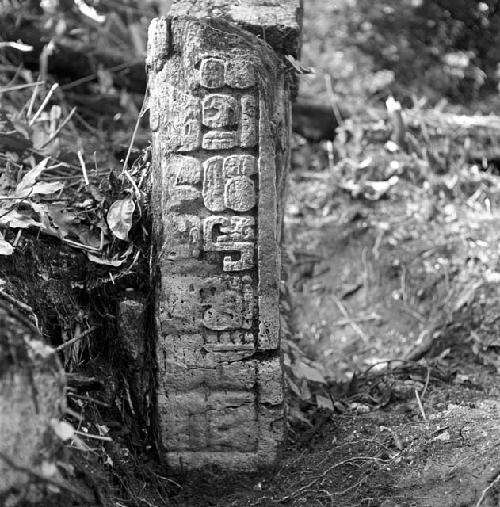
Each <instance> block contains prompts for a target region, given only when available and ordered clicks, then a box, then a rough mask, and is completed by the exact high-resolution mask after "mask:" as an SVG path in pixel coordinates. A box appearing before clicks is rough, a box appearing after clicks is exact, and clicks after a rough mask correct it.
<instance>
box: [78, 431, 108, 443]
mask: <svg viewBox="0 0 500 507" xmlns="http://www.w3.org/2000/svg"><path fill="white" fill-rule="evenodd" d="M75 434H76V435H80V436H81V437H87V438H93V439H94V440H102V441H103V442H112V441H113V439H112V438H111V437H101V435H94V434H92V433H85V432H84V431H78V430H75Z"/></svg>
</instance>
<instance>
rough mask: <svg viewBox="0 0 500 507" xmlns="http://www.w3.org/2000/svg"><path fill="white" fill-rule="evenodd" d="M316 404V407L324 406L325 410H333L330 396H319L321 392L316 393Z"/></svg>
mask: <svg viewBox="0 0 500 507" xmlns="http://www.w3.org/2000/svg"><path fill="white" fill-rule="evenodd" d="M316 404H317V405H318V408H326V409H327V410H331V411H332V412H333V403H332V400H331V399H330V398H327V397H326V396H321V394H317V395H316Z"/></svg>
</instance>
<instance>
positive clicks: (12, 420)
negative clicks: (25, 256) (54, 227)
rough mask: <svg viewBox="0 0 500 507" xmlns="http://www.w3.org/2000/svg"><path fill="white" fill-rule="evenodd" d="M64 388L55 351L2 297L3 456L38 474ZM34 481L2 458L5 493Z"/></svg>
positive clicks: (0, 384)
mask: <svg viewBox="0 0 500 507" xmlns="http://www.w3.org/2000/svg"><path fill="white" fill-rule="evenodd" d="M64 384H65V383H64V373H63V371H62V368H61V366H60V364H59V361H58V360H57V357H56V356H55V354H53V350H52V349H51V348H50V347H48V346H47V345H45V344H44V343H43V342H42V341H41V337H40V335H39V334H38V332H37V330H36V328H35V327H34V326H33V325H32V324H31V323H30V321H29V320H28V319H27V318H26V317H25V316H24V315H23V314H22V313H21V312H19V311H18V310H17V309H16V308H15V305H13V304H12V303H10V302H9V301H6V300H5V299H3V298H2V296H1V295H0V453H1V455H3V456H5V457H6V458H7V459H9V460H11V461H13V462H14V463H15V464H16V465H17V466H20V467H26V468H30V469H32V470H37V467H38V466H39V465H40V464H41V462H42V461H43V460H44V459H47V460H50V459H51V449H50V445H49V444H50V440H51V438H50V435H51V434H52V429H51V426H50V422H51V420H52V419H53V418H55V419H56V420H57V419H58V418H59V417H60V416H61V414H62V409H63V407H64V400H65V397H64ZM30 479H31V478H30V477H29V476H28V475H27V474H26V473H24V472H20V471H19V470H15V469H13V468H12V467H11V466H10V464H8V463H6V462H5V461H4V460H3V459H2V456H0V495H1V494H2V493H5V492H6V491H7V490H9V489H10V488H12V487H17V488H19V487H22V485H23V484H25V483H26V482H28V481H29V480H30ZM0 502H1V498H0Z"/></svg>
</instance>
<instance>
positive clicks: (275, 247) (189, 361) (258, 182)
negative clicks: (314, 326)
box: [148, 2, 290, 470]
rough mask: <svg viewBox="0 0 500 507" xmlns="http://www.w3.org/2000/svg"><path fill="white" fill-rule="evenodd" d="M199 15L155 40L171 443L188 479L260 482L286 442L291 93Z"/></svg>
mask: <svg viewBox="0 0 500 507" xmlns="http://www.w3.org/2000/svg"><path fill="white" fill-rule="evenodd" d="M215 3H217V2H215ZM211 4H214V2H212V3H211ZM186 14H187V13H186V12H183V11H182V12H181V11H180V10H177V11H176V10H175V9H174V15H172V16H171V17H170V18H169V19H167V20H166V21H165V20H163V19H160V20H155V21H153V23H152V25H151V28H150V35H149V37H150V39H149V40H150V43H149V55H148V65H149V79H150V83H149V89H150V93H151V97H150V112H151V127H152V129H153V131H154V134H153V196H152V199H153V210H154V211H155V216H154V234H155V238H156V247H157V254H158V257H157V258H158V276H157V296H156V297H157V312H156V313H157V330H158V335H157V343H156V355H157V361H158V379H157V384H158V395H157V406H158V417H159V425H160V433H161V438H162V444H163V447H164V449H165V452H166V456H167V460H168V462H169V464H170V465H171V466H172V467H174V468H188V469H189V468H199V467H202V466H205V465H210V464H212V465H219V466H222V467H224V468H231V469H242V470H252V469H255V468H257V467H258V466H262V465H266V464H270V463H272V462H273V461H274V460H275V459H276V455H277V449H278V447H279V444H280V442H281V441H282V439H283V433H284V422H285V421H284V413H283V410H284V403H283V386H282V367H281V362H280V351H279V333H280V327H279V284H280V269H281V267H280V250H279V243H280V231H281V225H280V224H281V209H282V207H281V203H280V197H281V193H282V187H283V182H284V172H285V170H286V166H287V164H288V159H289V147H288V135H289V125H290V117H289V116H290V108H289V97H290V90H289V83H288V82H287V81H286V79H285V77H284V75H283V74H282V72H283V66H282V65H281V62H280V59H279V57H278V56H277V55H276V54H275V53H274V52H273V51H272V50H271V49H270V48H269V46H268V45H267V44H265V43H263V42H262V41H260V40H259V39H258V38H257V37H255V36H254V35H251V34H249V33H248V32H244V31H243V30H241V29H239V28H237V27H235V26H234V25H230V24H228V23H226V22H225V21H219V22H218V23H217V26H213V25H212V24H211V23H206V22H204V21H197V20H194V19H187V18H184V15H186ZM165 40H167V41H168V45H167V47H166V46H165V44H164V41H165ZM157 41H160V42H158V43H157ZM157 52H159V53H161V54H157Z"/></svg>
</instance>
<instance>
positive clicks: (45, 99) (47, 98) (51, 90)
mask: <svg viewBox="0 0 500 507" xmlns="http://www.w3.org/2000/svg"><path fill="white" fill-rule="evenodd" d="M58 86H59V83H54V84H53V85H52V87H51V88H50V90H49V92H48V93H47V95H46V97H45V98H44V99H43V102H42V105H41V106H40V107H39V108H38V110H37V112H36V113H35V114H34V115H33V118H31V120H30V121H29V123H28V125H29V126H30V127H31V126H32V125H33V123H35V121H36V120H37V118H38V117H39V116H40V115H41V114H42V111H43V110H44V109H45V106H46V105H47V103H48V101H49V100H50V97H52V94H53V93H54V92H55V91H56V89H57V88H58ZM35 90H36V88H35Z"/></svg>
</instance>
